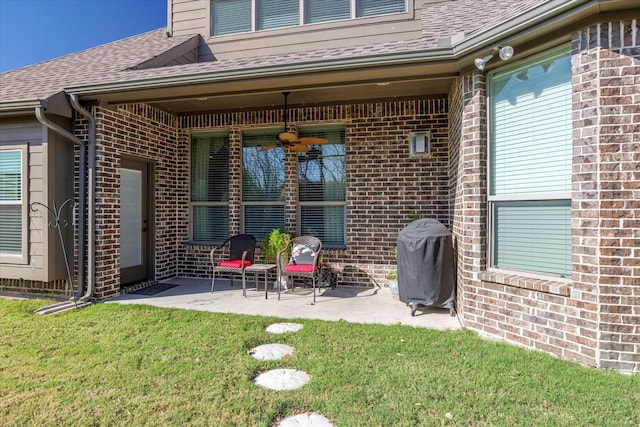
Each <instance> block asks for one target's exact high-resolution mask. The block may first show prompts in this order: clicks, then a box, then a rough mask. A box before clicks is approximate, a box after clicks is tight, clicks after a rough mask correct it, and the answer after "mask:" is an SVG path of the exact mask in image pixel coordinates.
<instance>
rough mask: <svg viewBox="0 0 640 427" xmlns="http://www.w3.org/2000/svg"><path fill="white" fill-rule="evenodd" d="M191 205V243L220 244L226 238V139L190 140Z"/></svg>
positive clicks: (215, 135)
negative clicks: (192, 241)
mask: <svg viewBox="0 0 640 427" xmlns="http://www.w3.org/2000/svg"><path fill="white" fill-rule="evenodd" d="M191 204H192V210H191V212H192V216H193V217H192V238H193V240H194V241H206V242H219V243H221V242H223V241H224V240H226V238H227V237H228V235H229V138H228V136H227V134H226V133H213V134H200V135H193V136H192V137H191Z"/></svg>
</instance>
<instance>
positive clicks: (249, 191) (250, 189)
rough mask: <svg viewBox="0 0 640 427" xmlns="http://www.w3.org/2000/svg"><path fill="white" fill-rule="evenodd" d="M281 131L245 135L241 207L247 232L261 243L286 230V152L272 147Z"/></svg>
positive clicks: (255, 132) (262, 131) (251, 132)
mask: <svg viewBox="0 0 640 427" xmlns="http://www.w3.org/2000/svg"><path fill="white" fill-rule="evenodd" d="M279 132H281V131H274V130H271V131H264V130H261V131H245V132H243V134H242V205H243V217H244V232H245V233H249V234H253V235H254V236H255V237H256V238H257V239H258V240H260V238H262V236H263V235H265V234H267V233H269V232H270V231H271V230H273V229H274V228H284V227H285V223H284V192H285V153H284V148H282V147H276V148H273V149H271V150H268V151H260V150H259V147H265V146H268V145H272V144H274V143H275V142H276V138H277V135H278V133H279Z"/></svg>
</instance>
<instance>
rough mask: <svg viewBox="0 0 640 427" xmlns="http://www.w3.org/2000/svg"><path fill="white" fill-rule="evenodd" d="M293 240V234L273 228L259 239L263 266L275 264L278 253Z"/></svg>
mask: <svg viewBox="0 0 640 427" xmlns="http://www.w3.org/2000/svg"><path fill="white" fill-rule="evenodd" d="M292 238H293V234H292V233H290V232H288V231H286V230H283V229H281V228H274V229H273V230H271V231H270V232H269V233H267V234H265V235H264V236H262V238H261V239H260V247H261V248H262V258H263V262H264V263H265V264H275V263H276V257H277V256H278V252H280V251H281V250H283V249H284V248H285V247H286V246H287V245H288V244H289V242H290V241H291V239H292Z"/></svg>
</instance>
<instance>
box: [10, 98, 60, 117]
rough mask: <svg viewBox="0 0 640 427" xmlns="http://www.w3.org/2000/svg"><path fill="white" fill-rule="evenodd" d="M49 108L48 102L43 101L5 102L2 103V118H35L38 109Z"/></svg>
mask: <svg viewBox="0 0 640 427" xmlns="http://www.w3.org/2000/svg"><path fill="white" fill-rule="evenodd" d="M47 106H48V102H47V101H45V100H42V99H27V100H16V101H3V102H0V116H4V117H6V116H23V115H31V116H33V115H34V112H35V109H36V108H38V107H43V108H47Z"/></svg>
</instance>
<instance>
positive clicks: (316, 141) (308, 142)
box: [298, 136, 329, 145]
mask: <svg viewBox="0 0 640 427" xmlns="http://www.w3.org/2000/svg"><path fill="white" fill-rule="evenodd" d="M298 142H299V143H300V144H306V145H316V144H326V143H328V142H329V140H328V139H325V138H315V137H312V136H303V137H302V138H298Z"/></svg>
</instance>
